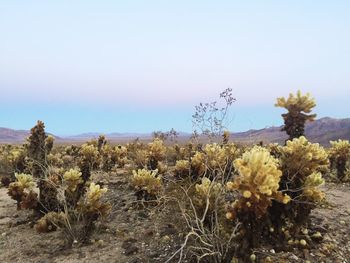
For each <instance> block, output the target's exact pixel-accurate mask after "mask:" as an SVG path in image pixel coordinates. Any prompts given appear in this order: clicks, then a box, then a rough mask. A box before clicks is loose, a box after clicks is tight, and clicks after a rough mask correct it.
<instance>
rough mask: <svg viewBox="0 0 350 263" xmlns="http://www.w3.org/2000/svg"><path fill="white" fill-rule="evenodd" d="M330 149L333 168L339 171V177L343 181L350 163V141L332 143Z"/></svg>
mask: <svg viewBox="0 0 350 263" xmlns="http://www.w3.org/2000/svg"><path fill="white" fill-rule="evenodd" d="M330 144H331V146H332V147H331V148H330V149H329V159H330V161H331V167H335V168H336V170H337V176H338V178H339V179H340V180H343V179H344V178H345V175H346V165H347V162H350V143H349V141H348V140H338V141H331V142H330Z"/></svg>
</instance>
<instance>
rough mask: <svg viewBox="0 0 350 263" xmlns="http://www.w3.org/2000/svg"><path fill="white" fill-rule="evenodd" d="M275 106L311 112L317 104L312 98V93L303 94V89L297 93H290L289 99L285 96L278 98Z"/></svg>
mask: <svg viewBox="0 0 350 263" xmlns="http://www.w3.org/2000/svg"><path fill="white" fill-rule="evenodd" d="M275 106H276V107H282V108H285V109H287V110H288V111H299V112H305V113H310V112H311V110H312V108H314V107H315V106H316V102H315V99H314V98H311V95H310V93H306V94H305V95H302V94H301V91H300V90H298V92H297V94H296V95H294V94H293V93H290V94H289V97H288V98H287V99H286V98H284V97H280V98H277V102H276V104H275ZM314 117H316V116H314ZM314 117H313V118H314Z"/></svg>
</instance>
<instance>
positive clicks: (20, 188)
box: [8, 174, 38, 209]
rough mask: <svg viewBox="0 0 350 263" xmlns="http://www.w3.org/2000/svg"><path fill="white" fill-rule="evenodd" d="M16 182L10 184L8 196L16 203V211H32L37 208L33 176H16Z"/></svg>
mask: <svg viewBox="0 0 350 263" xmlns="http://www.w3.org/2000/svg"><path fill="white" fill-rule="evenodd" d="M15 177H16V181H15V182H13V183H10V185H9V187H8V195H9V196H11V198H12V199H14V200H16V201H17V209H34V208H36V207H37V203H38V200H37V196H38V195H37V193H36V192H35V191H34V188H35V186H36V184H35V182H34V179H33V176H31V175H29V174H16V175H15Z"/></svg>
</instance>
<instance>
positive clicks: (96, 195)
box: [78, 183, 111, 217]
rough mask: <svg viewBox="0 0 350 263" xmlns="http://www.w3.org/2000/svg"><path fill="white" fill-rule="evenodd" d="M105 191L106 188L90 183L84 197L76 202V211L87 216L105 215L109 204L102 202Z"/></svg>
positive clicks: (109, 207) (108, 209)
mask: <svg viewBox="0 0 350 263" xmlns="http://www.w3.org/2000/svg"><path fill="white" fill-rule="evenodd" d="M106 192H107V188H101V187H100V185H98V184H95V183H91V184H90V187H89V188H88V191H87V192H86V194H85V198H84V199H83V200H82V201H79V203H78V211H80V212H82V213H83V214H84V215H85V216H86V215H88V216H89V217H90V216H93V217H95V216H102V217H105V216H107V215H108V213H109V211H110V209H111V206H110V204H109V203H105V202H102V198H103V196H104V195H105V194H106Z"/></svg>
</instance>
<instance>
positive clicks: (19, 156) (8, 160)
mask: <svg viewBox="0 0 350 263" xmlns="http://www.w3.org/2000/svg"><path fill="white" fill-rule="evenodd" d="M25 158H26V152H25V150H24V148H23V147H22V146H20V147H18V146H12V145H10V146H3V147H1V149H0V173H3V174H9V175H14V173H15V172H17V173H23V172H25V168H26V160H25ZM12 177H13V178H11V179H13V180H14V179H15V178H14V176H12ZM6 186H7V185H6Z"/></svg>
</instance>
